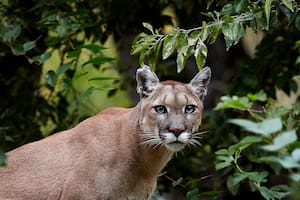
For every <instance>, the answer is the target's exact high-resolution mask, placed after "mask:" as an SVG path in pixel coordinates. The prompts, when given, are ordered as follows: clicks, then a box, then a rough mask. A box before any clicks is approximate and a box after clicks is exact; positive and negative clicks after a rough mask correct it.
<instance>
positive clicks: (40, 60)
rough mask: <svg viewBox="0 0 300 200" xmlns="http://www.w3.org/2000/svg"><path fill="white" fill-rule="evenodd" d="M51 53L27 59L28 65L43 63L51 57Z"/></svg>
mask: <svg viewBox="0 0 300 200" xmlns="http://www.w3.org/2000/svg"><path fill="white" fill-rule="evenodd" d="M51 55H52V54H51V52H45V53H43V54H42V55H40V56H34V57H33V58H31V59H29V62H30V63H33V62H38V63H40V64H41V63H44V62H45V61H46V60H48V59H49V58H50V57H51Z"/></svg>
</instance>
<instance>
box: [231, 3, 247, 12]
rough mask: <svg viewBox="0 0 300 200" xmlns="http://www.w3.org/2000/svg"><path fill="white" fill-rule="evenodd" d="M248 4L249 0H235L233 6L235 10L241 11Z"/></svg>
mask: <svg viewBox="0 0 300 200" xmlns="http://www.w3.org/2000/svg"><path fill="white" fill-rule="evenodd" d="M247 5H248V0H234V3H233V8H234V11H235V12H237V13H239V12H241V11H242V10H244V9H245V8H246V7H247Z"/></svg>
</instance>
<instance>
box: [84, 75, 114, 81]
mask: <svg viewBox="0 0 300 200" xmlns="http://www.w3.org/2000/svg"><path fill="white" fill-rule="evenodd" d="M117 79H118V78H115V77H104V76H102V77H94V78H90V79H89V81H107V80H117Z"/></svg>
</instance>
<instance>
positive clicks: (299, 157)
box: [291, 148, 300, 162]
mask: <svg viewBox="0 0 300 200" xmlns="http://www.w3.org/2000/svg"><path fill="white" fill-rule="evenodd" d="M291 155H292V158H293V159H294V160H295V161H297V162H300V148H298V149H295V150H294V151H293V152H292V154H291Z"/></svg>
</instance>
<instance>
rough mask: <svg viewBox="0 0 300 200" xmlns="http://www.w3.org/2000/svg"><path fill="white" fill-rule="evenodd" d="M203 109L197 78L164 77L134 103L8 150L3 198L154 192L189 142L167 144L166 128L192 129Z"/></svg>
mask: <svg viewBox="0 0 300 200" xmlns="http://www.w3.org/2000/svg"><path fill="white" fill-rule="evenodd" d="M151 87H152V85H151ZM153 87H154V86H153ZM157 104H162V105H166V106H167V107H168V109H169V112H168V115H169V116H164V117H163V116H160V115H161V114H158V113H156V112H155V110H154V108H153V106H155V105H157ZM187 104H196V105H197V111H195V113H193V115H191V116H187V115H183V114H180V113H182V110H183V109H184V108H185V106H186V105H187ZM202 109H203V105H202V101H201V100H200V99H199V98H198V97H197V95H196V93H195V92H194V90H193V88H192V86H191V85H189V84H182V83H177V82H176V83H175V82H172V84H170V83H169V84H168V83H157V84H155V87H154V90H153V91H152V92H151V95H149V96H148V97H146V98H142V99H141V101H140V103H138V104H137V105H136V106H135V107H134V108H129V109H125V108H109V109H106V110H104V111H102V112H101V113H99V114H98V115H96V116H93V117H91V118H88V119H86V120H85V121H83V122H81V123H80V124H78V125H77V126H76V127H74V128H72V129H70V130H66V131H63V132H60V133H56V134H54V135H52V136H50V137H47V138H45V139H43V140H40V141H37V142H33V143H29V144H26V145H24V146H21V147H19V148H17V149H15V150H13V151H10V152H8V153H7V156H8V162H7V166H6V167H3V168H1V169H0V199H16V200H18V199H30V200H35V199H36V200H41V199H49V200H52V199H72V200H76V199H80V200H85V199H103V200H108V199H110V200H117V199H120V200H123V199H124V200H125V199H135V200H143V199H149V198H150V196H151V194H152V192H153V190H154V189H155V186H156V178H157V176H158V174H159V173H160V172H161V170H162V169H163V167H164V166H165V165H166V163H167V162H168V161H169V160H170V158H171V156H172V153H173V151H172V150H170V148H171V147H172V148H173V147H174V149H176V150H177V148H178V149H181V147H182V146H184V145H186V144H188V142H186V144H181V143H180V144H179V143H176V144H175V143H174V144H173V143H172V144H166V143H164V141H163V138H164V137H165V136H162V138H160V141H159V142H158V139H159V136H160V135H161V134H164V131H166V127H169V126H171V128H174V127H175V128H176V127H177V126H182V124H185V126H186V127H185V128H186V131H187V132H188V131H190V132H191V134H192V132H194V131H195V130H196V129H197V128H198V126H199V125H200V123H201V113H202ZM172 118H173V119H172ZM173 126H174V127H173ZM195 127H197V128H195ZM149 134H152V135H153V136H155V138H156V139H157V140H155V141H156V143H154V140H151V141H150V140H148V139H149V137H148V136H149ZM166 134H167V135H168V134H169V135H170V133H166ZM168 137H169V136H168ZM191 137H192V136H191ZM152 139H153V137H152ZM186 140H188V139H186ZM169 146H170V147H169ZM172 148H171V149H172Z"/></svg>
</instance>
